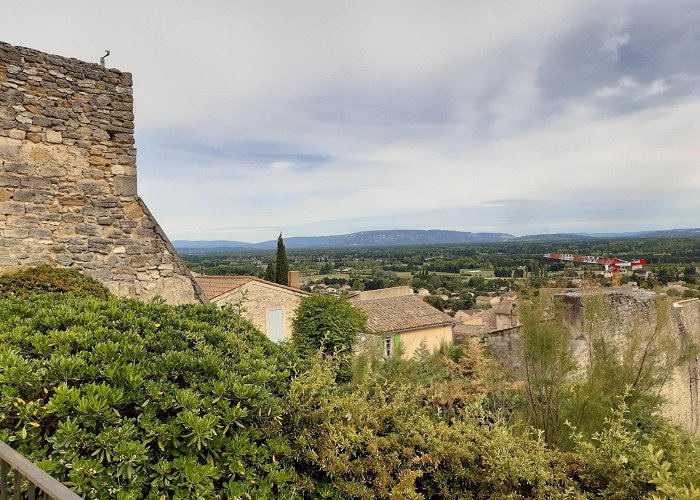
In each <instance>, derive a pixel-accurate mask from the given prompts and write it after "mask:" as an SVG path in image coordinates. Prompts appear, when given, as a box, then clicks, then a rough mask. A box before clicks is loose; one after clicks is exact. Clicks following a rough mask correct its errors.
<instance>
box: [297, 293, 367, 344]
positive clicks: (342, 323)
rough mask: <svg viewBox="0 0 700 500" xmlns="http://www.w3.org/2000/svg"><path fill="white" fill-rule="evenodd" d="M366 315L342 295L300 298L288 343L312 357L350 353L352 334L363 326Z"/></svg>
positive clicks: (363, 327)
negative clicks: (316, 354) (315, 355)
mask: <svg viewBox="0 0 700 500" xmlns="http://www.w3.org/2000/svg"><path fill="white" fill-rule="evenodd" d="M366 322H367V316H366V315H365V313H364V312H362V311H361V310H359V309H357V308H355V307H353V306H352V304H350V302H348V301H347V300H346V299H344V298H342V297H334V296H332V295H320V294H316V295H312V296H310V297H306V298H305V299H304V300H302V301H301V304H299V307H298V308H297V310H296V314H295V315H294V320H293V321H292V344H293V345H294V347H295V348H296V349H297V351H299V352H300V353H301V354H303V355H305V356H313V355H314V354H315V353H316V352H317V351H318V350H319V349H322V350H323V352H326V353H328V354H334V353H340V352H343V353H350V352H352V345H353V343H354V341H355V335H356V334H357V333H359V332H362V331H363V330H364V329H365V325H366Z"/></svg>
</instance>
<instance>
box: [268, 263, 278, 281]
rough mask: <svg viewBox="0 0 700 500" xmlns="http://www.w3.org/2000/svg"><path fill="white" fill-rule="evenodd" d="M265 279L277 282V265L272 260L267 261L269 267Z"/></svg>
mask: <svg viewBox="0 0 700 500" xmlns="http://www.w3.org/2000/svg"><path fill="white" fill-rule="evenodd" d="M265 279H266V280H267V281H272V282H273V283H276V282H277V281H276V276H275V265H274V264H273V263H272V261H270V262H268V263H267V269H265Z"/></svg>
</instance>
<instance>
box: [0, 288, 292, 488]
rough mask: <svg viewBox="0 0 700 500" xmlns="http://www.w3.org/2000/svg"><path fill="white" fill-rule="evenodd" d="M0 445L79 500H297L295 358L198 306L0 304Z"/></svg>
mask: <svg viewBox="0 0 700 500" xmlns="http://www.w3.org/2000/svg"><path fill="white" fill-rule="evenodd" d="M0 342H1V343H0V437H1V438H2V440H4V441H9V442H11V444H12V446H13V447H14V448H16V449H17V450H18V451H20V452H21V453H23V454H25V455H27V456H28V457H29V458H31V459H33V460H34V461H36V462H37V463H39V465H40V466H41V467H43V468H44V469H46V470H47V471H49V472H50V473H52V474H53V475H54V476H56V477H57V478H58V479H59V480H61V481H63V482H65V483H66V484H67V485H68V486H70V487H71V488H73V489H74V490H75V491H77V492H78V493H80V494H82V495H84V496H86V497H87V498H114V497H116V496H117V493H118V492H119V493H120V495H121V496H120V498H142V497H146V496H150V497H153V498H159V497H167V496H172V495H175V496H177V497H184V498H198V497H199V498H233V497H236V496H241V495H244V494H249V495H252V496H253V497H272V496H279V495H282V494H283V493H285V492H287V493H290V494H291V493H293V492H294V488H293V484H295V482H296V481H295V479H294V478H295V474H294V473H293V471H292V470H291V469H289V468H288V467H286V466H284V465H283V464H284V463H285V461H284V457H285V456H288V455H289V454H290V453H291V450H290V449H289V448H288V446H286V444H285V441H284V439H283V433H282V424H281V422H282V417H283V415H284V414H285V405H284V401H283V398H284V396H285V395H286V393H287V391H288V387H289V384H290V382H291V378H292V375H293V372H294V369H295V368H294V364H293V359H294V357H293V354H292V353H291V352H289V351H288V350H287V349H286V348H285V347H283V346H278V345H276V344H274V343H271V342H269V341H267V340H266V339H265V338H264V337H263V336H262V334H260V333H259V332H258V331H257V330H255V329H254V328H253V327H252V326H251V325H250V324H249V323H247V322H245V321H243V322H241V321H238V320H237V319H236V318H234V317H233V315H232V314H231V313H228V312H224V311H219V310H216V309H215V308H213V307H205V306H184V307H182V306H181V307H170V306H165V305H158V304H144V303H142V302H139V301H136V300H129V301H125V300H117V299H110V300H106V301H105V300H98V299H94V298H85V297H76V296H70V295H64V296H58V295H36V296H32V297H29V298H26V299H17V298H14V299H0Z"/></svg>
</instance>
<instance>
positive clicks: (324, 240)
mask: <svg viewBox="0 0 700 500" xmlns="http://www.w3.org/2000/svg"><path fill="white" fill-rule="evenodd" d="M606 238H700V228H690V229H668V230H659V231H636V232H627V233H556V234H533V235H528V236H517V237H516V236H513V235H512V234H508V233H471V232H464V231H447V230H441V229H430V230H421V229H393V230H387V231H361V232H357V233H350V234H336V235H331V236H295V237H290V238H285V239H284V244H285V246H286V247H287V248H288V249H306V248H308V249H312V248H353V247H356V248H372V247H398V246H411V245H414V246H417V245H458V244H467V243H498V242H507V241H545V242H546V241H574V240H591V239H606ZM172 243H173V245H174V246H175V248H177V249H178V250H190V251H191V250H199V251H206V252H212V251H217V250H221V251H227V250H271V249H274V248H276V245H277V240H269V241H261V242H260V243H246V242H243V241H230V240H207V241H193V240H173V242H172Z"/></svg>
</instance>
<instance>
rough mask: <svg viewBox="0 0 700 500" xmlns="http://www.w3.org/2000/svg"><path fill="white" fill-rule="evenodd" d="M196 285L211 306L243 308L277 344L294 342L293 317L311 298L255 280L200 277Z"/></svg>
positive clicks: (232, 277)
mask: <svg viewBox="0 0 700 500" xmlns="http://www.w3.org/2000/svg"><path fill="white" fill-rule="evenodd" d="M290 273H291V272H290ZM197 281H198V282H199V284H200V286H201V287H202V290H203V291H204V293H205V294H206V296H207V298H208V299H209V301H210V302H211V303H213V304H216V305H218V306H219V307H224V306H226V305H230V306H232V307H234V308H235V309H238V308H240V312H241V314H242V315H243V316H244V317H246V318H247V319H249V320H250V321H251V322H252V323H253V324H254V325H255V326H257V327H258V328H259V329H260V331H262V332H265V334H266V335H267V336H268V338H269V339H270V340H272V341H275V342H279V341H281V340H286V339H289V338H291V336H292V320H293V319H294V313H295V312H296V309H297V307H299V304H300V303H301V300H302V299H303V298H304V297H308V296H309V294H308V293H306V292H303V291H301V290H299V289H298V288H292V287H289V286H285V285H280V284H278V283H272V282H270V281H265V280H262V279H260V278H256V277H255V276H197Z"/></svg>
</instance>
